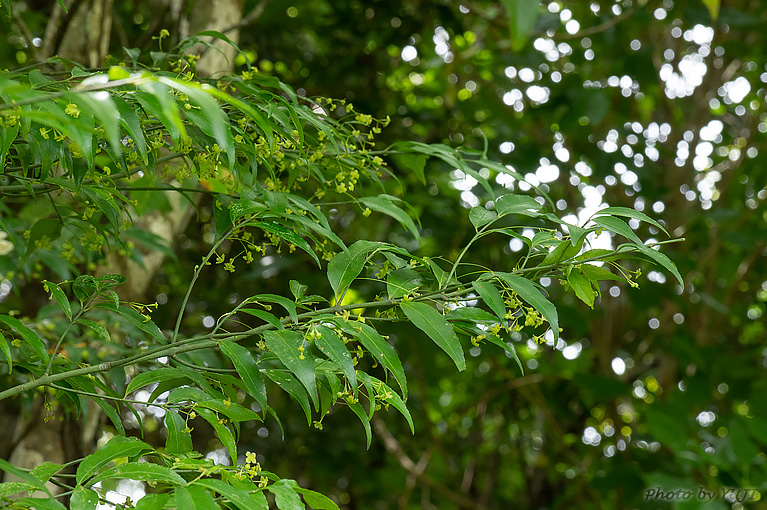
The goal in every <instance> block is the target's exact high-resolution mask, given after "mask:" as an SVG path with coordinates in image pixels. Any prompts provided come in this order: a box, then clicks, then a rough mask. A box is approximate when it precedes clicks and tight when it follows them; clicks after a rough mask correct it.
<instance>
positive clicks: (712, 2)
mask: <svg viewBox="0 0 767 510" xmlns="http://www.w3.org/2000/svg"><path fill="white" fill-rule="evenodd" d="M702 1H703V5H705V6H706V9H708V13H709V14H710V15H711V21H714V22H715V21H716V20H717V18H719V5H720V2H721V0H702Z"/></svg>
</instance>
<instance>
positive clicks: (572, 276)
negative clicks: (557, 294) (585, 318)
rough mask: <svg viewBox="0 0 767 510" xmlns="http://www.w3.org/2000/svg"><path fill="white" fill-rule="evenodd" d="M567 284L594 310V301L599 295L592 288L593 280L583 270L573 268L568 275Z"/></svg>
mask: <svg viewBox="0 0 767 510" xmlns="http://www.w3.org/2000/svg"><path fill="white" fill-rule="evenodd" d="M567 283H568V285H570V287H571V288H572V289H573V292H575V295H576V296H578V299H580V300H581V301H583V302H584V303H586V304H587V305H589V308H594V299H595V298H596V295H597V293H596V292H595V291H594V289H593V288H592V286H591V279H590V278H589V277H588V276H587V275H586V273H584V272H583V269H581V268H580V267H573V268H571V269H570V273H569V274H568V275H567ZM597 285H598V284H597Z"/></svg>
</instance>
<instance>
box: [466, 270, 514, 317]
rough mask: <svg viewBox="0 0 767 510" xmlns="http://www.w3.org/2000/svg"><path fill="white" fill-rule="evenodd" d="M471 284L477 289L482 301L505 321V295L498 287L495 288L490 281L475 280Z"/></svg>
mask: <svg viewBox="0 0 767 510" xmlns="http://www.w3.org/2000/svg"><path fill="white" fill-rule="evenodd" d="M471 286H472V287H474V290H476V291H477V294H479V297H481V298H482V301H484V302H485V304H486V305H487V306H488V308H490V310H492V311H493V313H494V314H495V315H496V316H497V317H498V319H499V320H501V321H503V320H504V316H505V315H506V304H505V303H504V302H503V297H502V296H501V293H500V292H499V291H498V289H496V288H495V285H493V284H492V283H490V282H480V281H477V280H475V281H473V282H471Z"/></svg>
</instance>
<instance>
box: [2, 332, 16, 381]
mask: <svg viewBox="0 0 767 510" xmlns="http://www.w3.org/2000/svg"><path fill="white" fill-rule="evenodd" d="M0 351H3V354H4V355H5V359H6V361H7V362H8V375H10V374H12V373H13V356H11V348H10V347H9V346H8V340H6V339H5V336H4V335H3V334H2V333H0Z"/></svg>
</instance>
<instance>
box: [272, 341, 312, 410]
mask: <svg viewBox="0 0 767 510" xmlns="http://www.w3.org/2000/svg"><path fill="white" fill-rule="evenodd" d="M264 341H265V342H266V345H267V347H269V350H270V351H272V352H273V353H274V354H276V355H277V357H278V358H279V359H280V361H282V363H283V364H284V365H285V366H286V367H287V369H288V370H290V371H291V372H293V374H294V375H295V376H296V378H297V379H298V380H299V381H301V384H303V385H304V387H305V388H306V390H307V392H308V393H309V397H310V398H311V399H312V403H313V404H314V409H319V401H318V400H317V381H316V379H315V368H314V358H313V357H312V355H311V354H310V353H309V349H308V345H306V346H305V345H304V344H306V341H305V340H304V337H303V335H301V333H299V332H297V331H292V330H283V331H265V332H264ZM299 348H300V349H302V350H299Z"/></svg>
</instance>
